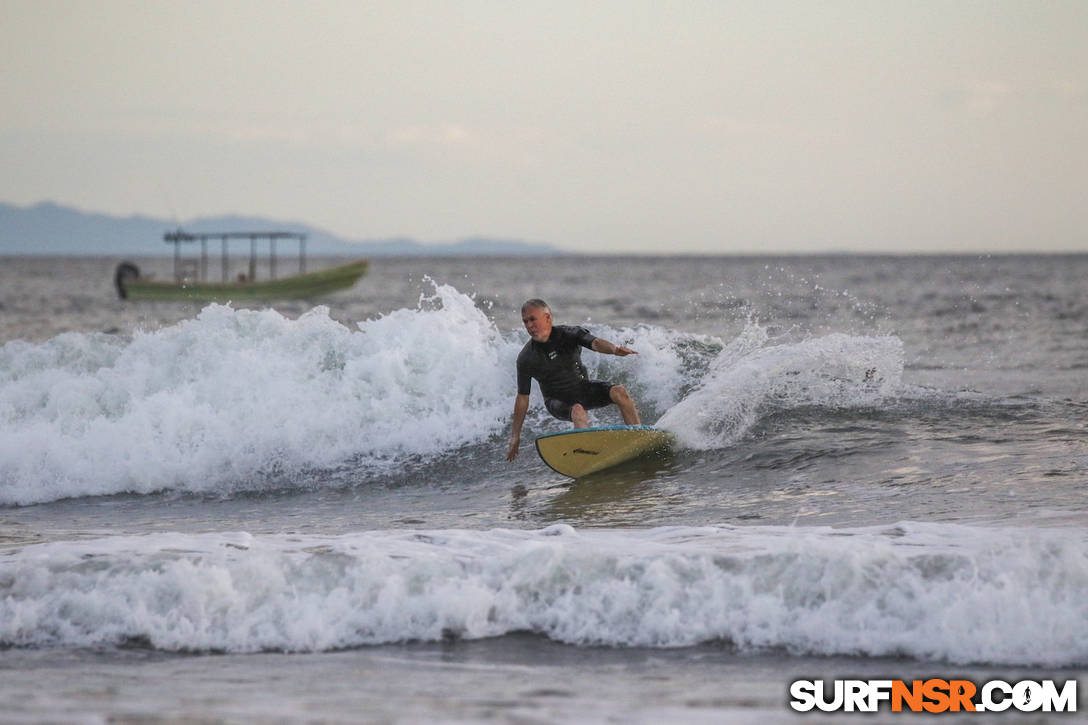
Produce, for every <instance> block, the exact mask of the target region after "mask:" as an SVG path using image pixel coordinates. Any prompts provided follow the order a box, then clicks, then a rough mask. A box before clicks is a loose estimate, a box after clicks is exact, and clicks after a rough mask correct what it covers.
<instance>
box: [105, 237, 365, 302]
mask: <svg viewBox="0 0 1088 725" xmlns="http://www.w3.org/2000/svg"><path fill="white" fill-rule="evenodd" d="M232 239H248V240H249V243H250V255H249V274H248V275H247V274H239V275H238V276H237V277H236V278H235V279H233V280H231V279H230V278H229V271H228V270H229V254H228V243H229V241H230V240H232ZM281 239H287V240H292V241H297V242H298V245H299V255H298V273H297V274H294V275H291V276H287V277H277V276H276V268H277V261H278V260H277V256H276V242H277V241H278V240H281ZM163 240H164V241H166V242H168V243H171V244H173V245H174V276H173V279H166V280H157V279H152V278H150V277H143V276H141V275H140V269H139V268H138V267H137V266H136V265H135V264H133V263H132V262H122V263H121V264H119V265H117V270H116V272H115V274H114V284H115V286H116V287H117V294H119V295H120V296H121V298H122V299H126V300H157V301H164V302H167V301H191V302H232V301H237V302H243V301H255V300H286V299H309V298H312V297H318V296H321V295H325V294H328V293H330V292H336V291H337V290H342V289H348V288H349V287H351V286H352V285H354V284H355V283H356V282H357V281H358V280H359V278H360V277H362V276H363V275H364V274H366V270H367V261H366V260H357V261H354V262H349V263H347V264H341V265H339V266H336V267H330V268H328V269H322V270H318V271H316V272H307V271H306V235H305V234H298V233H295V232H278V231H274V232H215V233H209V234H192V233H189V232H185V231H182V230H181V229H178V230H176V231H172V232H167V233H166V234H164V235H163ZM213 240H219V242H220V244H221V246H222V253H221V262H220V266H221V268H222V274H221V280H220V281H217V282H216V281H211V280H209V279H208V242H209V241H213ZM263 240H268V242H269V247H270V248H269V263H270V265H269V269H270V274H269V278H268V279H260V280H258V279H257V244H258V242H260V241H263ZM197 242H199V243H200V259H199V260H195V259H191V258H183V256H182V254H181V245H182V244H187V243H197Z"/></svg>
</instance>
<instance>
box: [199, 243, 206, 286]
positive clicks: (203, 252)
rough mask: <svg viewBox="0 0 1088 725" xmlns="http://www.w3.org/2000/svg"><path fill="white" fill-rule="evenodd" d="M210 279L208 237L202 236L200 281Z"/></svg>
mask: <svg viewBox="0 0 1088 725" xmlns="http://www.w3.org/2000/svg"><path fill="white" fill-rule="evenodd" d="M207 279H208V238H207V237H201V238H200V281H201V282H204V281H206V280H207Z"/></svg>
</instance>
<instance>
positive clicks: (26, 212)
mask: <svg viewBox="0 0 1088 725" xmlns="http://www.w3.org/2000/svg"><path fill="white" fill-rule="evenodd" d="M179 226H180V227H181V228H182V229H184V230H185V231H187V232H243V231H245V232H250V231H269V230H278V231H286V232H297V233H301V234H306V235H307V239H306V251H307V253H308V254H310V255H314V256H343V257H355V256H360V257H383V256H386V257H389V256H446V255H461V256H467V255H480V256H484V255H488V256H515V255H541V256H543V255H556V254H565V252H563V251H562V250H560V249H557V248H556V247H554V246H552V245H550V244H542V243H533V242H523V241H519V240H513V239H489V238H486V237H472V238H469V239H462V240H460V241H456V242H449V243H444V244H424V243H422V242H418V241H415V240H414V239H406V238H395V239H370V240H351V239H344V238H341V237H338V236H336V235H335V234H332V233H331V232H327V231H325V230H323V229H319V228H317V227H312V226H310V225H308V224H303V223H301V222H285V221H281V220H274V219H265V218H261V217H247V216H233V215H232V216H217V217H200V218H197V219H190V220H188V221H185V222H182V223H181V224H178V222H176V221H168V220H166V219H156V218H153V217H146V216H130V217H115V216H109V215H107V214H95V213H91V212H84V211H80V210H78V209H73V208H70V207H65V206H61V205H59V204H54V203H52V202H42V203H40V204H35V205H33V206H28V207H20V206H14V205H11V204H5V203H3V202H0V255H23V254H51V255H62V256H87V257H95V256H135V257H149V256H157V255H163V254H173V249H174V248H173V245H170V244H167V243H166V242H164V241H163V239H162V235H163V233H164V232H166V231H169V230H172V229H177V228H178V227H179ZM290 246H292V245H288V244H283V245H281V247H282V248H283V251H284V253H285V254H291V253H292V252H293V250H292V249H290V248H289V247H290ZM214 251H218V250H214Z"/></svg>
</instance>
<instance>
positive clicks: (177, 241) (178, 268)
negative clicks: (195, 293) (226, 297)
mask: <svg viewBox="0 0 1088 725" xmlns="http://www.w3.org/2000/svg"><path fill="white" fill-rule="evenodd" d="M162 238H163V241H165V242H167V243H168V244H173V245H174V279H175V280H177V282H178V283H179V284H180V283H181V282H183V281H184V279H185V272H186V269H185V268H184V265H182V260H181V245H182V244H187V243H190V242H200V266H199V267H198V268H197V280H198V281H200V282H206V281H207V279H208V242H209V241H210V240H215V239H218V240H219V242H220V245H221V250H222V265H221V266H222V275H223V282H224V283H226V282H227V281H228V280H227V277H228V275H229V271H228V266H229V265H228V259H229V252H228V248H227V247H228V242H229V241H230V240H231V239H248V240H249V276H248V277H247V278H246V281H248V282H254V281H256V279H257V243H258V242H259V241H261V240H264V239H267V240H268V242H269V252H268V255H269V256H268V259H269V268H270V272H271V277H272V279H275V278H276V242H277V241H278V240H280V239H289V240H291V239H293V240H295V241H297V242H298V273H299V274H305V273H306V235H305V234H300V233H298V232H278V231H273V232H210V233H206V234H194V233H192V232H187V231H184V230H183V229H180V228H179V229H176V230H174V231H172V232H166V233H165V234H163V235H162Z"/></svg>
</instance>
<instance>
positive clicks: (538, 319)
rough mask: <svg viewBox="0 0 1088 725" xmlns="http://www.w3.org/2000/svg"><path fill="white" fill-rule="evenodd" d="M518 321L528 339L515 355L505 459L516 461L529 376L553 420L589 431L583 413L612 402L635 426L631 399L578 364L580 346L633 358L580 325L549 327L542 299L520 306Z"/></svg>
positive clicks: (623, 390)
mask: <svg viewBox="0 0 1088 725" xmlns="http://www.w3.org/2000/svg"><path fill="white" fill-rule="evenodd" d="M521 321H522V322H523V323H524V324H525V330H526V331H527V332H528V333H529V337H530V338H531V339H530V340H529V342H527V343H525V347H524V348H522V350H521V353H520V354H519V355H518V395H517V398H516V399H515V401H514V426H513V429H512V430H511V432H510V448H509V449H508V450H507V452H506V460H508V461H512V460H514V459H515V458H517V455H518V447H519V446H520V445H521V426H522V423H524V422H525V414H526V413H528V412H529V390H530V384H531V382H532V379H533V378H536V381H537V384H538V385H539V386H540V392H541V393H542V394H543V395H544V406H545V407H546V408H547V409H548V412H549V413H551V414H552V415H553V416H555V417H556V418H559V419H560V420H569V421H571V422H572V423H574V427H575V428H587V427H589V414H588V413H587V412H586V411H587V410H591V409H593V408H603V407H604V406H606V405H612V404H613V403H614V404H616V405H617V406H619V409H620V415H622V416H623V422H624V423H626V424H627V425H639V424H640V423H641V422H642V421H641V420H640V419H639V415H638V410H637V409H636V408H635V401H634V400H633V399H632V398H631V396H630V395H629V394H628V393H627V389H626V388H625V387H623V386H622V385H613V384H612V383H609V382H606V381H603V380H590V379H589V375H588V374H587V373H586V367H585V365H583V364H582V348H583V347H585V348H588V349H590V350H593V351H594V352H599V353H602V354H604V355H618V356H620V357H624V356H626V355H636V354H638V353H636V352H635V351H634V350H632V349H631V348H629V347H625V346H623V345H614V344H612V343H611V342H609V341H608V340H605V339H602V338H600V337H595V336H594V335H593V334H592V333H591V332H590V331H589V330H587V329H585V328H584V327H572V326H568V325H554V326H553V325H552V311H551V309H550V308H549V307H548V304H547V303H546V302H544V300H540V299H532V300H529V301H528V302H526V303H525V304H524V305H522V306H521Z"/></svg>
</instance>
